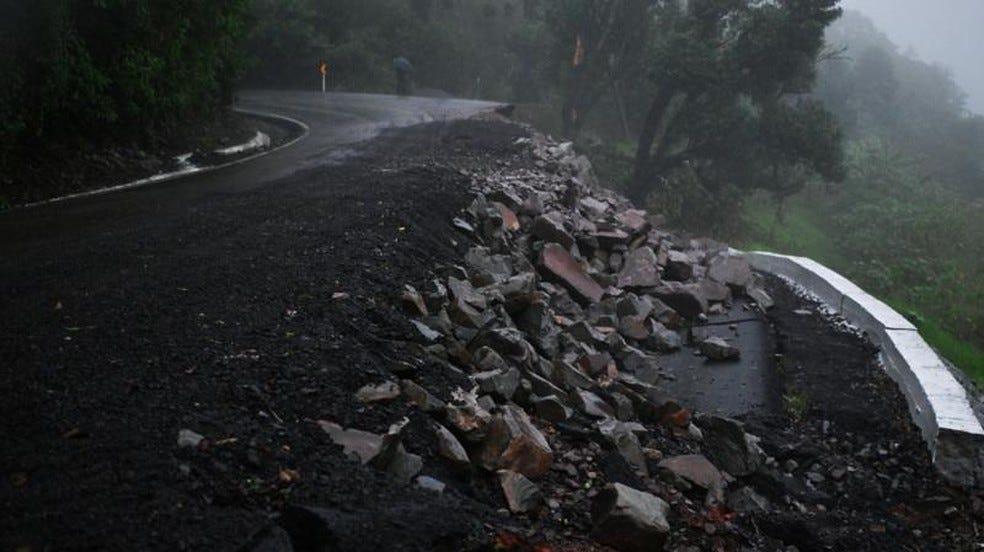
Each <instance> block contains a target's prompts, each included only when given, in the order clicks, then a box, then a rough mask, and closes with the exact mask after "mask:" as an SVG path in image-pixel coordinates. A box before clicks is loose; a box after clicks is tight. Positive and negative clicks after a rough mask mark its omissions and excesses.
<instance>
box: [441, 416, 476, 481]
mask: <svg viewBox="0 0 984 552" xmlns="http://www.w3.org/2000/svg"><path fill="white" fill-rule="evenodd" d="M435 433H436V435H437V450H438V451H439V452H440V453H441V456H443V457H444V458H446V459H447V460H449V461H450V462H451V464H452V466H453V467H454V468H455V469H456V470H459V471H467V470H468V469H469V468H470V467H471V461H470V460H469V459H468V452H466V451H465V447H464V446H462V445H461V441H459V440H458V438H457V437H455V436H454V434H453V433H451V432H450V431H448V429H447V428H446V427H444V426H442V425H440V424H438V425H437V427H436V428H435Z"/></svg>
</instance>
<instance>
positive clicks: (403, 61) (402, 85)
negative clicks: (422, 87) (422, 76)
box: [393, 56, 413, 96]
mask: <svg viewBox="0 0 984 552" xmlns="http://www.w3.org/2000/svg"><path fill="white" fill-rule="evenodd" d="M393 69H394V70H396V93H397V95H400V96H409V95H410V93H411V92H412V88H413V80H412V78H411V77H412V76H413V65H411V64H410V60H408V59H407V58H405V57H403V56H400V57H398V58H395V59H394V60H393Z"/></svg>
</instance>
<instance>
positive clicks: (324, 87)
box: [318, 60, 328, 94]
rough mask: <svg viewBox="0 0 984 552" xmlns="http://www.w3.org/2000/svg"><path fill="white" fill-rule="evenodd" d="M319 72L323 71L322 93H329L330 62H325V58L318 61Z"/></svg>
mask: <svg viewBox="0 0 984 552" xmlns="http://www.w3.org/2000/svg"><path fill="white" fill-rule="evenodd" d="M318 72H319V73H321V93H322V94H327V93H328V87H327V77H328V64H327V63H325V60H321V61H319V62H318Z"/></svg>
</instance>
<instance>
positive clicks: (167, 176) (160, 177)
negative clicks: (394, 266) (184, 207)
mask: <svg viewBox="0 0 984 552" xmlns="http://www.w3.org/2000/svg"><path fill="white" fill-rule="evenodd" d="M232 110H233V111H236V112H239V113H243V114H246V115H253V116H254V117H261V118H268V119H276V120H280V121H284V122H287V123H290V124H292V125H295V126H297V127H299V128H300V129H301V134H300V135H299V136H297V137H296V138H294V139H293V140H291V141H289V142H287V143H285V144H281V145H279V146H277V147H275V148H272V149H267V150H263V151H260V152H257V153H255V154H253V155H249V156H247V157H242V158H240V159H236V160H235V161H230V162H228V163H222V164H219V165H212V166H209V167H194V168H191V169H182V170H178V171H174V172H170V173H163V174H155V175H154V176H151V177H148V178H141V179H140V180H134V181H133V182H127V183H126V184H119V185H116V186H107V187H105V188H96V189H95V190H86V191H84V192H78V193H74V194H68V195H63V196H59V197H53V198H50V199H45V200H42V201H36V202H34V203H26V204H24V205H18V206H16V207H13V208H14V209H27V208H29V207H37V206H39V205H47V204H49V203H58V202H61V201H66V200H69V199H78V198H81V197H89V196H94V195H101V194H108V193H111V192H118V191H121V190H129V189H132V188H139V187H141V186H146V185H148V184H157V183H161V182H169V181H171V180H176V179H178V178H182V177H185V176H189V175H192V174H202V173H207V172H212V171H217V170H219V169H224V168H226V167H231V166H233V165H239V164H241V163H246V162H248V161H252V160H254V159H257V158H259V157H263V156H265V155H270V154H271V153H273V152H275V151H280V150H282V149H284V148H288V147H290V146H293V145H294V144H296V143H298V142H300V141H301V140H303V139H304V138H306V137H307V135H308V134H310V132H311V129H310V127H308V126H307V125H306V124H304V123H303V122H301V121H298V120H297V119H292V118H290V117H286V116H284V115H277V114H276V113H267V112H265V111H254V110H251V109H241V108H238V107H235V108H233V109H232ZM258 134H263V133H262V132H261V133H258ZM263 136H264V137H266V140H267V144H269V140H270V137H269V136H266V135H265V134H263ZM255 140H262V138H260V137H259V136H257V137H255V138H253V140H251V141H249V142H247V143H246V144H242V145H241V146H248V145H251V144H252V143H253V141H255ZM251 149H252V148H251ZM243 151H247V149H246V148H244V149H243ZM233 153H234V152H233Z"/></svg>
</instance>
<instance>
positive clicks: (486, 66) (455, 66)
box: [247, 0, 540, 98]
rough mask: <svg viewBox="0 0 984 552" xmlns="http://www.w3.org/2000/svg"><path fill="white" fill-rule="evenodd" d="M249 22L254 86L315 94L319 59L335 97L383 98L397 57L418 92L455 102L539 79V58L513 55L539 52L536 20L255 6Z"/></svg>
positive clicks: (351, 7) (330, 6)
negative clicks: (367, 94) (409, 68)
mask: <svg viewBox="0 0 984 552" xmlns="http://www.w3.org/2000/svg"><path fill="white" fill-rule="evenodd" d="M489 8H491V9H489ZM253 18H254V19H255V20H256V21H257V23H258V24H257V26H256V28H255V29H254V30H253V32H252V35H251V36H250V39H249V46H248V50H249V52H250V54H251V58H252V59H253V61H254V64H253V67H252V68H251V69H250V71H249V72H248V75H247V81H248V83H249V84H251V85H255V86H275V87H303V88H309V89H314V88H316V87H320V79H321V77H320V76H319V75H318V74H317V72H316V71H315V67H316V64H317V62H318V60H319V59H324V60H325V61H326V62H327V63H328V66H329V76H330V83H331V86H333V87H334V88H335V89H339V90H357V91H373V92H391V91H392V90H393V89H394V86H395V79H396V77H395V74H394V72H393V68H392V60H393V59H394V58H396V57H405V58H407V59H409V60H410V61H411V62H412V63H413V66H414V80H415V81H416V82H417V85H418V87H426V88H436V89H440V90H443V91H446V92H448V93H451V94H454V95H457V96H478V95H480V96H482V97H487V98H488V97H493V98H494V97H500V98H507V97H509V96H510V95H511V94H512V93H513V92H512V91H511V89H510V86H511V85H516V86H519V85H522V86H528V85H529V79H531V78H534V77H536V76H537V71H536V70H535V69H534V68H532V66H533V64H534V63H535V62H536V61H537V59H538V58H537V56H536V55H531V56H529V58H528V59H530V60H531V63H525V61H524V60H523V59H522V58H520V57H519V54H520V53H529V49H530V48H534V47H535V46H533V45H535V44H538V40H539V38H540V35H539V32H538V29H537V27H536V26H535V25H531V24H532V23H535V20H532V19H530V18H526V17H525V16H524V15H523V14H521V13H519V12H516V11H515V10H512V11H510V10H506V9H499V8H497V7H496V6H495V5H493V4H491V3H489V4H485V3H482V4H478V3H472V2H460V3H458V2H455V3H447V2H429V1H427V0H416V1H414V2H406V0H288V1H282V0H254V4H253ZM530 31H532V32H533V33H534V34H533V35H532V36H530V35H526V36H523V35H522V33H523V32H530ZM524 48H525V49H526V50H524ZM517 75H523V76H522V77H517Z"/></svg>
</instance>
